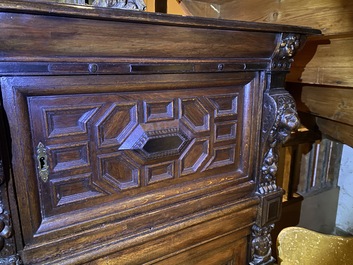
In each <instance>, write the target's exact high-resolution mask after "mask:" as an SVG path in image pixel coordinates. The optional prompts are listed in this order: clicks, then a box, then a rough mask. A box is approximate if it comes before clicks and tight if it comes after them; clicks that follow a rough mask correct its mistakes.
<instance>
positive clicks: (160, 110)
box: [143, 100, 175, 123]
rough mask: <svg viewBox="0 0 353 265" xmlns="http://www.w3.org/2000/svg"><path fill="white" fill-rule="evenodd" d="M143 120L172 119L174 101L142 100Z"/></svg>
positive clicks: (173, 116)
mask: <svg viewBox="0 0 353 265" xmlns="http://www.w3.org/2000/svg"><path fill="white" fill-rule="evenodd" d="M143 115H144V122H146V123H148V122H155V121H167V120H173V119H174V118H175V115H174V101H173V100H168V101H152V102H151V101H144V102H143Z"/></svg>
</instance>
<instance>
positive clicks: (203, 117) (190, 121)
mask: <svg viewBox="0 0 353 265" xmlns="http://www.w3.org/2000/svg"><path fill="white" fill-rule="evenodd" d="M180 105H181V120H182V122H183V123H184V124H186V125H187V126H188V128H189V129H190V130H191V131H193V132H196V133H197V132H205V131H209V130H210V114H209V112H208V111H207V109H206V108H205V107H204V105H203V104H202V103H201V101H200V100H199V99H198V98H189V99H181V100H180Z"/></svg>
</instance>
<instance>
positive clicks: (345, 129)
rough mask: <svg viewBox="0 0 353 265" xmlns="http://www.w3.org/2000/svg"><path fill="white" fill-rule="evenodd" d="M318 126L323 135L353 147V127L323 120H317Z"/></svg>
mask: <svg viewBox="0 0 353 265" xmlns="http://www.w3.org/2000/svg"><path fill="white" fill-rule="evenodd" d="M317 124H318V126H319V128H320V131H321V132H322V133H324V134H327V135H329V136H331V137H332V138H334V139H336V140H338V141H340V142H342V143H344V144H347V145H349V146H353V126H350V125H347V124H344V123H340V122H336V121H332V120H327V119H322V118H317Z"/></svg>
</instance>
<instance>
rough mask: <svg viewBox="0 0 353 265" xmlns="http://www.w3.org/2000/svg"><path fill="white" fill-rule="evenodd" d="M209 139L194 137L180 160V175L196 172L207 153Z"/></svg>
mask: <svg viewBox="0 0 353 265" xmlns="http://www.w3.org/2000/svg"><path fill="white" fill-rule="evenodd" d="M209 150H210V141H209V140H208V139H194V140H193V141H192V142H191V143H190V144H189V146H188V148H187V149H186V150H185V151H184V154H183V155H182V156H181V157H180V158H179V160H180V176H185V175H189V174H192V173H195V172H197V170H198V169H199V167H200V166H201V164H202V163H203V162H204V161H205V159H206V158H207V156H208V155H209Z"/></svg>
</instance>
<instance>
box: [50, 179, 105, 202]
mask: <svg viewBox="0 0 353 265" xmlns="http://www.w3.org/2000/svg"><path fill="white" fill-rule="evenodd" d="M50 184H51V190H52V194H53V195H54V196H52V198H53V202H52V203H53V206H54V207H58V206H63V205H66V204H70V203H77V202H80V201H84V200H87V199H91V198H95V197H99V196H103V195H104V193H102V192H101V191H99V190H97V189H95V187H94V185H93V184H92V174H91V173H87V174H81V175H76V176H71V177H66V178H60V179H53V180H51V181H50Z"/></svg>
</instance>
